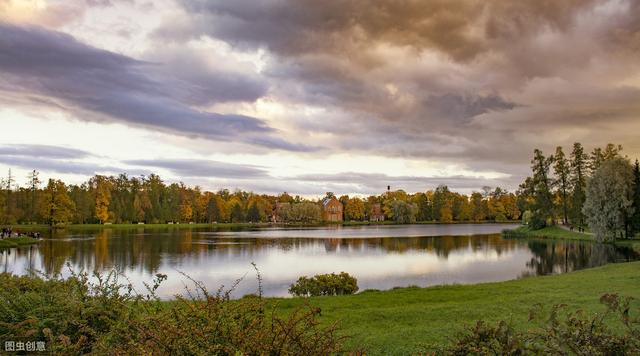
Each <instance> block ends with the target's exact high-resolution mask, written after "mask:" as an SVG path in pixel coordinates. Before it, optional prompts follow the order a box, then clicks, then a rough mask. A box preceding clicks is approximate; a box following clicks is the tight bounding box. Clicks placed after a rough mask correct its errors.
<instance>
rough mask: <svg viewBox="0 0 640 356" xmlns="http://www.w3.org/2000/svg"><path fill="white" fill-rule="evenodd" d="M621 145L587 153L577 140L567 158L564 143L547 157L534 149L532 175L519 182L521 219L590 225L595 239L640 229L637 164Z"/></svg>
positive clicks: (629, 234) (538, 223) (535, 223)
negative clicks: (633, 162)
mask: <svg viewBox="0 0 640 356" xmlns="http://www.w3.org/2000/svg"><path fill="white" fill-rule="evenodd" d="M621 151H622V146H621V145H614V144H608V145H607V146H606V147H604V148H600V147H596V148H594V149H593V150H592V151H591V152H590V153H586V152H585V149H584V147H583V146H582V144H580V143H578V142H576V143H574V145H573V148H572V151H571V153H570V154H569V156H568V157H567V156H566V155H565V153H564V151H563V148H562V147H560V146H559V147H557V148H556V151H555V153H554V154H552V155H549V156H545V155H544V154H543V152H542V151H541V150H539V149H535V150H534V153H533V159H532V160H531V170H532V175H531V176H530V177H527V178H526V179H525V181H524V182H523V183H522V184H521V185H520V188H519V190H518V191H517V195H518V196H519V197H520V199H521V200H523V201H524V202H525V203H526V204H524V207H523V211H524V214H523V215H524V216H523V217H524V220H525V221H526V223H527V224H528V225H529V226H530V227H531V228H533V229H540V228H543V227H545V226H548V225H551V224H556V223H557V222H558V221H561V222H562V223H563V224H565V225H568V226H571V227H572V228H574V227H577V228H579V229H583V228H586V227H588V228H590V229H591V231H592V232H593V234H594V235H595V237H596V238H597V239H598V240H599V241H612V240H615V239H616V238H630V237H633V236H634V235H635V234H636V233H639V232H640V166H639V164H638V160H636V161H635V164H632V163H631V161H630V159H629V158H628V157H626V156H623V155H622V153H621Z"/></svg>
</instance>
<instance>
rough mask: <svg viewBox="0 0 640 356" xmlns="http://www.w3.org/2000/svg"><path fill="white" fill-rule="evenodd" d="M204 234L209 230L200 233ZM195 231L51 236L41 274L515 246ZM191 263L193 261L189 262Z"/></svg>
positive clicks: (454, 239) (447, 239)
mask: <svg viewBox="0 0 640 356" xmlns="http://www.w3.org/2000/svg"><path fill="white" fill-rule="evenodd" d="M203 231H204V232H207V231H208V230H203ZM199 232H200V231H199V230H197V229H194V230H177V229H176V230H170V229H165V230H157V229H154V230H151V231H145V230H144V229H143V228H137V229H122V230H111V229H104V230H95V231H90V232H87V233H84V234H81V235H75V236H70V235H68V233H66V232H59V233H56V234H54V236H53V239H50V240H45V241H43V242H42V244H41V245H40V248H39V249H40V254H41V256H42V260H43V266H44V269H45V272H46V273H48V274H52V273H59V272H60V271H61V270H62V268H63V267H64V264H65V262H66V261H69V262H71V264H72V265H74V266H76V267H77V268H82V269H85V270H105V269H110V268H117V269H119V270H124V269H142V270H144V271H145V272H147V273H157V272H158V270H159V268H160V266H161V264H162V262H163V260H164V259H169V263H170V264H171V265H180V264H182V263H183V262H192V263H198V261H199V260H200V259H203V260H204V259H206V258H210V257H211V256H214V257H216V256H219V257H220V258H233V257H235V256H238V257H243V256H250V255H251V254H253V253H256V252H264V251H267V250H268V249H272V248H276V249H279V250H281V251H291V250H293V251H295V250H302V249H305V248H309V247H313V246H315V247H316V248H321V249H323V250H324V251H325V252H327V253H335V252H337V251H341V252H344V251H368V252H371V251H379V252H380V253H387V252H399V253H405V252H408V251H427V252H432V253H435V254H436V255H437V256H439V257H442V258H448V256H449V254H450V253H452V252H454V251H456V250H462V251H467V250H471V251H474V252H476V251H496V252H497V253H498V254H501V253H502V252H503V251H509V250H512V249H514V248H516V247H517V245H518V244H517V242H515V241H513V240H503V239H501V237H500V235H499V234H493V235H478V236H440V237H401V238H328V239H311V238H282V239H278V238H276V239H267V238H246V237H233V236H230V237H227V236H220V235H215V236H214V237H208V236H209V235H200V234H199ZM194 261H195V262H194Z"/></svg>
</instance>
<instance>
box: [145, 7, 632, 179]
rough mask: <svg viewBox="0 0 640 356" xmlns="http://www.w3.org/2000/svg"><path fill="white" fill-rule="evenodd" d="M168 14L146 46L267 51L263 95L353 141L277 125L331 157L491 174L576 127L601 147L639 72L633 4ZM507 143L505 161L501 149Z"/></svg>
mask: <svg viewBox="0 0 640 356" xmlns="http://www.w3.org/2000/svg"><path fill="white" fill-rule="evenodd" d="M181 4H183V8H184V10H185V12H186V13H187V15H186V16H183V17H182V18H179V19H177V21H176V22H175V23H173V24H172V25H168V26H165V27H163V28H161V29H159V30H158V31H157V32H156V36H158V37H159V38H162V39H163V40H167V39H168V40H172V39H173V40H179V41H183V40H184V39H188V38H199V37H200V36H209V37H210V38H215V39H219V40H223V41H226V42H227V43H230V44H232V45H234V46H235V47H236V48H237V49H238V50H245V51H250V50H256V49H265V50H267V51H269V53H271V54H272V55H273V58H272V60H270V61H268V62H267V66H266V68H265V70H264V73H265V75H267V76H269V77H270V78H271V79H272V80H273V81H274V82H276V83H278V84H277V86H276V87H275V88H273V95H274V96H277V97H278V98H279V99H280V100H282V101H284V102H289V103H295V104H306V105H311V106H314V107H318V108H322V109H324V110H331V111H332V112H339V113H340V114H339V115H338V116H339V117H342V118H344V117H348V120H349V121H350V122H349V124H348V126H349V127H350V128H351V127H354V126H357V127H359V129H358V131H362V132H360V134H359V135H353V131H350V130H343V131H342V132H341V131H340V130H335V128H341V127H343V122H344V119H341V122H336V121H334V120H332V118H331V117H329V118H326V117H325V118H321V117H318V119H317V121H316V122H314V123H310V121H309V120H308V119H300V118H299V116H300V115H298V117H293V118H292V119H291V121H290V124H291V125H297V126H298V127H300V128H309V127H310V126H311V125H313V126H314V129H315V130H317V131H330V132H331V133H332V135H333V137H332V138H331V144H332V145H334V146H338V147H340V148H341V149H344V150H352V151H353V150H356V151H367V152H372V151H373V152H378V153H380V154H384V155H386V156H405V155H407V154H409V155H411V156H416V157H423V158H446V159H454V160H458V161H467V162H468V163H476V162H477V160H473V161H469V158H472V157H473V158H478V159H480V160H482V161H483V162H484V163H485V164H487V166H486V167H491V166H494V167H498V166H503V162H502V160H504V159H506V160H508V161H509V162H513V161H516V160H520V161H521V162H522V161H523V160H525V161H526V160H527V158H528V157H527V156H528V155H529V154H530V151H531V150H532V148H533V147H534V146H539V147H542V148H544V149H547V150H551V149H553V147H554V146H555V145H558V144H563V145H570V144H571V143H572V142H573V141H575V140H593V139H594V138H595V137H594V136H595V135H591V134H590V133H585V132H584V130H583V129H584V127H585V124H587V125H588V124H594V125H596V124H597V122H598V121H601V120H609V121H611V119H613V118H615V123H614V124H613V125H615V126H616V127H615V128H611V132H608V134H610V133H613V132H617V134H613V135H611V138H608V140H615V139H617V138H623V137H622V135H620V134H619V132H620V131H619V129H620V127H621V126H622V125H629V124H631V125H634V127H635V126H637V120H636V119H637V115H638V114H639V113H640V110H639V108H638V105H637V103H638V102H639V101H640V96H639V95H638V94H637V93H634V90H635V88H634V87H637V86H638V84H639V83H638V82H637V81H635V82H634V81H632V82H629V81H628V79H629V74H630V73H635V72H637V71H638V70H639V69H640V66H639V63H640V61H638V60H637V59H638V58H637V57H638V53H639V52H638V48H639V47H638V46H637V44H638V42H639V41H638V38H640V31H639V29H640V25H638V22H637V21H636V20H634V19H637V18H638V16H640V5H638V4H637V3H636V2H634V1H605V0H602V1H596V0H588V1H581V0H575V1H558V2H540V1H535V0H530V1H518V2H515V3H512V2H505V1H476V0H454V1H429V2H423V1H411V0H410V1H402V2H398V1H392V0H389V1H379V2H376V3H375V4H372V3H370V2H367V1H364V0H342V1H332V2H328V3H327V2H318V1H311V0H309V1H288V0H263V1H257V2H256V1H244V0H239V1H233V2H225V1H190V2H182V3H181ZM181 20H184V21H181ZM625 81H626V82H625ZM594 104H595V105H594ZM293 116H295V115H293ZM319 116H321V115H319ZM389 126H391V127H393V129H392V130H389ZM363 128H366V129H363ZM528 130H536V131H542V132H547V133H548V134H547V135H544V136H543V137H541V136H540V135H536V137H532V136H530V135H529V134H527V133H526V132H527V131H528ZM523 132H525V133H524V134H523ZM514 139H516V140H519V143H521V145H519V146H518V148H517V149H515V150H514V149H513V148H512V147H504V145H503V143H505V142H512V140H514ZM375 142H377V143H378V144H375ZM596 142H597V143H598V144H602V143H603V142H601V140H597V141H596ZM623 143H625V144H627V145H628V146H629V145H630V146H632V148H633V149H634V150H635V149H637V148H638V147H635V145H636V144H635V143H634V142H628V141H626V140H625V142H623ZM434 146H436V147H435V148H434ZM500 146H502V147H500Z"/></svg>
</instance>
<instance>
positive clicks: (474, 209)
mask: <svg viewBox="0 0 640 356" xmlns="http://www.w3.org/2000/svg"><path fill="white" fill-rule="evenodd" d="M332 195H333V193H327V196H326V197H325V198H328V197H331V196H332ZM336 198H338V200H339V201H340V202H341V203H342V204H343V207H344V209H343V212H344V220H346V221H368V220H370V219H371V217H372V214H374V213H375V212H376V211H381V212H382V213H383V214H384V217H385V219H386V220H392V221H395V222H398V223H411V222H416V221H435V222H445V223H446V222H454V221H487V220H490V221H508V220H517V219H519V218H520V217H521V211H523V210H522V208H523V206H524V205H523V204H524V201H522V200H521V199H520V198H519V197H518V196H517V195H516V194H514V193H509V192H507V191H506V190H504V189H502V188H495V189H492V188H489V187H483V188H482V190H480V191H478V192H474V193H472V194H470V195H464V194H460V193H457V192H453V191H451V190H449V188H448V187H447V186H446V185H441V186H438V187H437V188H436V189H435V190H429V191H426V192H418V193H415V194H409V193H407V192H405V191H403V190H397V191H387V192H385V193H383V194H380V195H371V196H368V197H358V196H351V197H350V196H348V195H342V196H340V197H336ZM321 202H322V200H313V199H305V198H303V197H301V196H298V195H296V196H292V195H290V194H288V193H282V194H280V195H267V194H256V193H253V192H247V191H242V190H236V191H234V192H231V191H229V190H227V189H222V190H219V191H217V192H210V191H203V190H202V189H201V188H200V187H198V186H195V187H188V186H186V185H184V184H183V183H170V184H167V183H165V182H164V181H163V180H162V179H161V178H160V177H159V176H158V175H155V174H151V175H149V176H141V177H129V176H127V175H126V174H120V175H118V176H102V175H96V176H93V177H91V178H90V179H89V180H88V181H86V182H85V183H83V184H79V185H76V184H70V185H68V184H65V183H64V182H63V181H61V180H59V179H49V180H48V181H47V182H46V183H43V182H41V181H40V179H39V173H38V172H37V171H35V170H34V171H32V172H31V173H30V174H29V176H28V177H27V179H26V184H25V185H22V186H19V185H18V184H16V179H15V177H14V176H12V175H11V171H9V175H8V176H7V178H4V179H2V189H0V224H16V223H19V224H29V223H38V224H50V225H58V224H68V223H73V224H101V223H116V224H117V223H142V222H144V223H168V222H180V223H188V222H195V223H214V222H230V223H243V222H270V221H273V220H274V215H275V220H276V221H278V222H295V223H315V222H319V221H321V219H322V215H321V214H322V203H321ZM284 203H286V204H284Z"/></svg>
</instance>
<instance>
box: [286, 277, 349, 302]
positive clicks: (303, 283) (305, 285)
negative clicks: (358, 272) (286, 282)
mask: <svg viewBox="0 0 640 356" xmlns="http://www.w3.org/2000/svg"><path fill="white" fill-rule="evenodd" d="M357 291H358V280H357V279H356V278H355V277H352V276H351V275H349V274H348V273H346V272H341V273H340V274H335V273H331V274H318V275H315V276H314V277H300V278H298V281H297V282H296V283H295V284H292V285H291V286H290V287H289V293H291V294H292V295H295V296H298V297H315V296H320V295H343V294H354V293H355V292H357Z"/></svg>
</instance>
